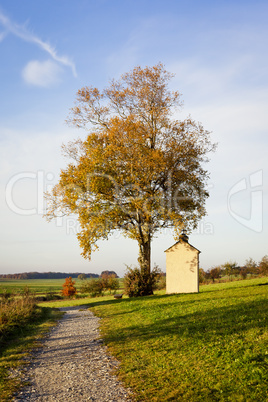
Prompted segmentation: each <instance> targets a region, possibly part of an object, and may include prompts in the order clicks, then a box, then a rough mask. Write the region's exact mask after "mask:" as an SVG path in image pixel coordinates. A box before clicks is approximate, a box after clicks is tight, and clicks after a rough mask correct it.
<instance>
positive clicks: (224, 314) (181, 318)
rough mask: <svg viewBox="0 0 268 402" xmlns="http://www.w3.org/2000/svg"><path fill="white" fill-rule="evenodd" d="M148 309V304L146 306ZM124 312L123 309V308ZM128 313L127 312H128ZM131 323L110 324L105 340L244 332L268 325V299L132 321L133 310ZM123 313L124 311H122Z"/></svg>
mask: <svg viewBox="0 0 268 402" xmlns="http://www.w3.org/2000/svg"><path fill="white" fill-rule="evenodd" d="M144 309H146V307H144ZM123 313H124V312H123ZM125 313H126V312H125ZM129 313H130V316H129V325H128V326H127V327H124V328H122V329H121V330H118V329H117V328H116V327H115V329H113V328H110V329H109V334H108V335H107V337H105V340H106V341H107V342H109V343H113V342H118V341H120V342H121V343H122V342H123V343H128V342H129V340H130V339H131V340H133V338H137V339H139V341H147V340H152V339H153V338H160V337H166V336H170V335H172V336H175V338H176V337H185V336H187V337H188V338H189V337H191V338H192V339H193V340H194V339H198V338H199V339H201V338H202V340H203V341H204V342H210V340H211V339H215V338H217V337H218V338H221V337H225V336H226V335H228V336H230V335H232V334H235V335H236V336H237V335H241V337H243V334H244V333H245V331H248V330H251V329H259V330H261V329H263V330H264V329H267V324H268V300H256V301H252V302H248V303H246V302H242V303H239V304H236V305H232V306H225V307H214V308H212V309H209V310H206V311H198V312H194V313H191V314H185V315H181V314H179V313H178V315H177V316H176V315H175V316H172V317H171V318H161V315H160V316H158V317H157V316H155V321H154V322H152V319H149V320H147V321H146V317H145V318H144V321H143V323H142V324H141V322H139V323H138V324H131V312H129ZM121 314H122V313H121Z"/></svg>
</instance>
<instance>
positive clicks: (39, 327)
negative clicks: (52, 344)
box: [0, 307, 62, 402]
mask: <svg viewBox="0 0 268 402" xmlns="http://www.w3.org/2000/svg"><path fill="white" fill-rule="evenodd" d="M61 315H62V313H60V312H59V311H57V310H54V309H51V308H41V307H37V309H36V310H35V314H34V316H31V318H30V320H26V319H24V320H23V321H22V322H20V325H16V326H14V327H13V328H12V330H11V328H10V327H9V328H8V332H7V333H6V336H3V334H2V339H1V342H0V401H1V402H4V401H11V400H12V395H13V394H14V392H15V391H18V390H19V388H20V387H21V386H22V382H21V380H20V378H10V376H9V371H10V369H16V368H18V367H21V366H23V365H24V364H26V361H25V357H26V356H27V355H28V354H29V351H30V350H31V349H32V348H34V347H36V346H38V345H39V344H38V339H40V337H41V336H42V335H43V334H44V333H45V332H47V331H48V330H49V329H50V327H51V326H52V325H55V321H56V320H57V319H59V317H60V316H61Z"/></svg>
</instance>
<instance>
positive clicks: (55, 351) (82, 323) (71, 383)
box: [15, 306, 131, 402]
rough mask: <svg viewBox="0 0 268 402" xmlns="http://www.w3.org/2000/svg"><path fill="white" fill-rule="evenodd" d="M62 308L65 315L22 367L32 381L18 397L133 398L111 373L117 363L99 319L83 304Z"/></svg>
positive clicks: (100, 401)
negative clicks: (102, 335)
mask: <svg viewBox="0 0 268 402" xmlns="http://www.w3.org/2000/svg"><path fill="white" fill-rule="evenodd" d="M60 310H62V311H65V314H64V316H63V318H62V319H61V320H60V321H59V324H58V325H57V326H56V327H54V328H53V329H52V330H51V332H50V333H49V335H48V336H47V337H46V338H45V339H44V340H43V341H42V343H43V347H42V348H40V349H38V350H37V351H35V352H33V355H32V358H31V362H30V364H29V366H28V367H26V369H24V370H23V381H30V383H31V385H30V386H28V387H26V388H24V389H23V390H22V391H21V392H20V393H18V394H17V395H16V397H15V401H40V402H41V401H42V402H45V401H47V402H50V401H54V402H55V401H59V402H60V401H65V402H66V401H72V402H76V401H77V402H78V401H79V402H83V401H97V402H106V401H107V402H108V401H109V402H110V401H111V402H112V401H114V402H121V401H122V402H125V401H131V398H130V397H129V393H128V391H127V390H126V389H124V388H123V386H122V384H121V383H120V382H119V381H118V380H117V378H116V377H115V376H114V375H113V374H112V370H113V369H114V368H116V366H117V364H118V363H117V361H116V360H115V359H114V358H112V357H111V356H109V354H107V349H106V347H105V346H104V345H103V344H102V341H101V340H100V339H99V331H98V325H99V319H98V318H97V317H95V316H94V315H93V314H92V313H91V312H90V311H89V310H87V309H86V308H82V307H81V306H79V307H69V308H61V309H60Z"/></svg>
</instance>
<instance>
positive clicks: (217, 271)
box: [209, 267, 222, 282]
mask: <svg viewBox="0 0 268 402" xmlns="http://www.w3.org/2000/svg"><path fill="white" fill-rule="evenodd" d="M221 272H222V270H221V267H214V268H211V269H210V271H209V277H210V278H211V279H212V281H213V282H215V279H219V278H220V277H221Z"/></svg>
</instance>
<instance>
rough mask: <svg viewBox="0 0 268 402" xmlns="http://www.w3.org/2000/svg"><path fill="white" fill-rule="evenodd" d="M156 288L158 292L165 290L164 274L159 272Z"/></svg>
mask: <svg viewBox="0 0 268 402" xmlns="http://www.w3.org/2000/svg"><path fill="white" fill-rule="evenodd" d="M156 288H157V289H158V290H162V289H166V274H165V273H164V272H160V274H159V276H158V280H157V283H156Z"/></svg>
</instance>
